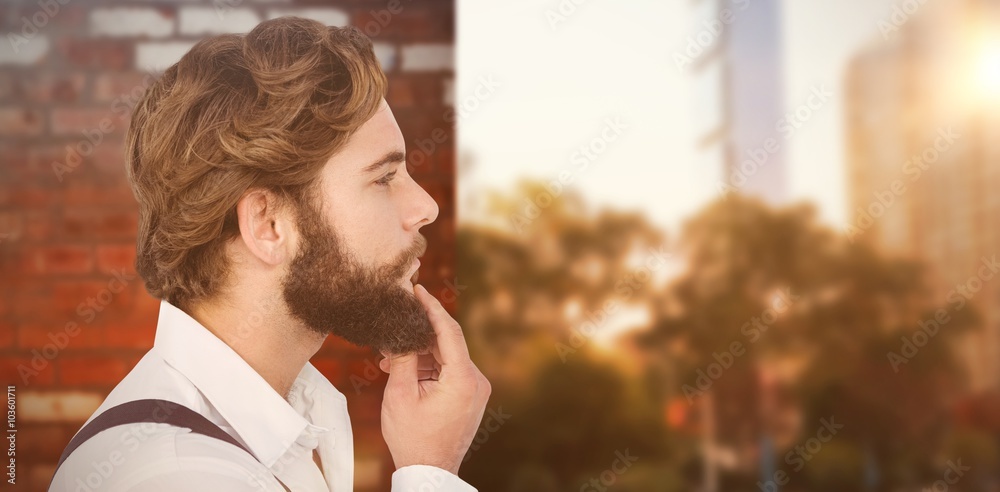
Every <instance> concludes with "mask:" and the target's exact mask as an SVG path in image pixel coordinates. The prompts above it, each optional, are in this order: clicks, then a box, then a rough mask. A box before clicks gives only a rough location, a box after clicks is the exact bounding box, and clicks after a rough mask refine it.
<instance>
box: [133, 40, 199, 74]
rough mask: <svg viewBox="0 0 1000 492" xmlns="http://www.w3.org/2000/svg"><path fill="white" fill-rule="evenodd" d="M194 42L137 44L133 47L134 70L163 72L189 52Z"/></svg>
mask: <svg viewBox="0 0 1000 492" xmlns="http://www.w3.org/2000/svg"><path fill="white" fill-rule="evenodd" d="M193 46H194V42H189V41H171V42H162V43H137V44H136V45H135V68H137V69H139V70H144V71H147V72H163V71H164V70H166V69H167V68H169V67H170V66H171V65H173V64H175V63H177V62H178V61H180V59H181V57H183V56H184V54H185V53H187V52H188V51H191V47H193Z"/></svg>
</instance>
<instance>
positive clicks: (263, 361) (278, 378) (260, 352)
mask: <svg viewBox="0 0 1000 492" xmlns="http://www.w3.org/2000/svg"><path fill="white" fill-rule="evenodd" d="M286 311H287V310H285V309H284V305H283V303H280V302H277V301H275V300H273V299H271V300H265V299H244V300H232V299H227V300H225V301H223V302H219V301H206V302H203V303H199V304H198V305H195V306H192V307H191V309H190V310H189V313H188V314H190V315H191V317H192V318H194V319H195V320H197V321H198V322H199V323H201V325H202V326H204V327H205V328H206V329H208V331H210V332H212V333H213V334H214V335H215V336H216V337H218V338H219V339H220V340H222V341H223V342H225V343H226V345H229V347H230V348H232V349H233V351H235V352H236V353H237V354H239V356H240V357H242V358H243V360H244V361H246V363H247V364H249V365H250V367H252V368H253V369H254V370H255V371H257V374H260V376H261V377H262V378H264V380H265V381H267V383H268V384H269V385H271V387H272V388H274V390H275V391H277V392H278V394H279V395H281V396H282V397H283V398H287V397H288V392H289V391H290V390H291V387H292V383H294V382H295V378H297V377H298V375H299V373H300V372H302V368H303V367H305V365H306V362H309V359H311V358H312V357H313V356H314V355H316V352H317V351H319V349H320V347H321V346H322V345H323V340H324V339H325V338H326V337H324V336H323V335H320V334H318V333H316V332H315V331H312V330H310V329H308V328H307V327H305V326H304V325H302V323H301V322H299V321H297V320H295V319H293V318H292V317H291V316H289V315H288V314H287V313H286Z"/></svg>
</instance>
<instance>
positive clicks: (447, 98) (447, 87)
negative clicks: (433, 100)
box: [441, 79, 455, 107]
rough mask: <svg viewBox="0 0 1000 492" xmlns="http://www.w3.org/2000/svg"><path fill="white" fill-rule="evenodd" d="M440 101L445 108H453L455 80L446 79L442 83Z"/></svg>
mask: <svg viewBox="0 0 1000 492" xmlns="http://www.w3.org/2000/svg"><path fill="white" fill-rule="evenodd" d="M441 101H442V102H443V103H444V104H445V105H447V106H452V107H454V106H455V80H454V79H447V80H445V81H444V82H442V89H441Z"/></svg>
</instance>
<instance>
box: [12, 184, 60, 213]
mask: <svg viewBox="0 0 1000 492" xmlns="http://www.w3.org/2000/svg"><path fill="white" fill-rule="evenodd" d="M57 202H58V196H57V195H56V194H55V192H54V190H51V189H48V188H43V187H40V186H37V185H26V186H19V187H0V206H14V207H17V208H19V209H26V208H41V207H46V206H50V205H53V204H55V203H57Z"/></svg>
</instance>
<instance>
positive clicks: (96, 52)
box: [59, 38, 134, 70]
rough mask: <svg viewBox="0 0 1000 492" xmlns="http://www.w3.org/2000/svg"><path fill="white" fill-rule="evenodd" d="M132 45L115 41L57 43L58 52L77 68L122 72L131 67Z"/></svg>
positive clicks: (86, 40)
mask: <svg viewBox="0 0 1000 492" xmlns="http://www.w3.org/2000/svg"><path fill="white" fill-rule="evenodd" d="M132 46H133V45H132V43H131V42H128V41H123V40H117V39H72V38H63V39H62V40H60V42H59V52H60V54H61V55H62V57H63V58H64V59H65V60H66V62H67V63H68V64H69V65H71V66H73V67H77V68H94V69H103V70H123V69H125V68H128V67H130V66H131V65H132V60H133V56H134V53H133V48H132Z"/></svg>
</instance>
